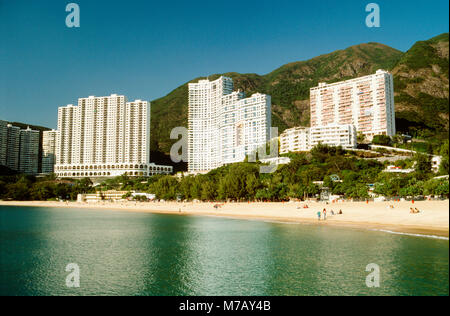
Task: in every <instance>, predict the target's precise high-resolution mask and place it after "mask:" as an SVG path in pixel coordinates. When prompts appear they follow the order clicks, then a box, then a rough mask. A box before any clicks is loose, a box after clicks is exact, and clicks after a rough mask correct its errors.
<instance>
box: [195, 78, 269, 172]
mask: <svg viewBox="0 0 450 316" xmlns="http://www.w3.org/2000/svg"><path fill="white" fill-rule="evenodd" d="M188 120H189V140H188V144H189V145H188V169H189V172H208V171H210V170H212V169H215V168H218V167H221V166H223V165H224V164H228V163H233V162H240V161H243V160H244V159H245V157H246V155H248V154H250V153H252V152H254V151H255V150H257V148H258V147H259V146H262V145H264V144H266V142H267V141H268V140H269V138H270V127H271V98H270V96H269V95H265V94H260V93H256V94H253V95H252V96H251V97H249V98H245V94H244V93H243V92H241V91H235V92H233V80H232V79H231V78H228V77H220V78H219V79H217V80H214V81H209V80H200V81H199V82H198V83H190V84H189V119H188Z"/></svg>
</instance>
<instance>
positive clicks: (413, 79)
mask: <svg viewBox="0 0 450 316" xmlns="http://www.w3.org/2000/svg"><path fill="white" fill-rule="evenodd" d="M448 45H449V37H448V33H445V34H442V35H439V36H437V37H434V38H432V39H430V40H428V41H421V42H417V43H416V44H414V46H413V47H411V49H410V50H408V51H407V52H406V53H405V54H404V55H403V56H402V58H401V59H400V61H399V62H398V63H397V64H396V66H395V67H394V68H393V69H392V73H393V74H394V89H395V107H396V118H397V128H398V129H399V130H401V131H409V132H410V133H412V134H413V135H414V134H416V135H418V136H419V137H422V138H435V137H436V136H437V138H438V139H442V138H448V129H449V108H448V106H449V103H448V102H449V100H448V95H449V81H448V66H449V65H448V54H449V52H448Z"/></svg>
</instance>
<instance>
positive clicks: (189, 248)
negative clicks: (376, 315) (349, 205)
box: [0, 206, 449, 295]
mask: <svg viewBox="0 0 450 316" xmlns="http://www.w3.org/2000/svg"><path fill="white" fill-rule="evenodd" d="M0 251H1V253H0V295H449V274H448V272H449V260H448V259H449V241H448V240H440V239H433V238H422V237H414V236H402V235H394V234H388V233H385V232H375V231H366V230H358V229H349V228H338V227H327V226H318V225H302V224H284V223H271V222H263V221H248V220H236V219H225V218H215V217H200V216H176V215H160V214H142V213H129V212H117V211H114V212H109V211H104V210H86V209H83V210H77V209H58V208H29V207H9V206H8V207H6V206H0ZM69 263H76V264H78V265H79V267H80V287H79V288H67V287H66V284H65V280H66V276H67V275H68V274H69V272H66V271H65V268H66V266H67V264H69ZM370 263H375V264H377V265H379V267H380V277H381V279H380V287H379V288H368V287H367V286H366V282H365V280H366V277H367V275H368V274H369V272H366V270H365V269H366V266H367V265H368V264H370Z"/></svg>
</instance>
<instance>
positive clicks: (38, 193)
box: [0, 175, 95, 201]
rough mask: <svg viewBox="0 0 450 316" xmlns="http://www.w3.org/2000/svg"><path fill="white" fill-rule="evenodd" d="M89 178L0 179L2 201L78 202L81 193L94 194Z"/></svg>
mask: <svg viewBox="0 0 450 316" xmlns="http://www.w3.org/2000/svg"><path fill="white" fill-rule="evenodd" d="M94 191H95V190H94V188H93V187H92V182H91V180H89V179H88V178H86V179H81V180H76V181H58V180H56V179H55V177H54V176H48V177H45V178H36V177H33V176H26V175H12V176H1V177H0V199H4V200H18V201H28V200H33V201H47V200H58V199H62V200H76V198H77V195H78V194H79V193H91V192H94Z"/></svg>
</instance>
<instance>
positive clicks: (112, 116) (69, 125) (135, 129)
mask: <svg viewBox="0 0 450 316" xmlns="http://www.w3.org/2000/svg"><path fill="white" fill-rule="evenodd" d="M172 171H173V168H172V167H171V166H156V165H155V164H151V163H150V103H149V102H147V101H142V100H136V101H134V102H127V100H126V98H125V96H122V95H116V94H113V95H111V96H106V97H95V96H90V97H88V98H80V99H78V106H73V105H68V106H65V107H60V108H59V109H58V138H57V144H56V165H55V173H56V174H57V175H58V176H59V177H70V178H76V177H114V176H119V175H122V174H127V175H131V176H150V175H153V174H157V173H166V174H169V173H171V172H172Z"/></svg>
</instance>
